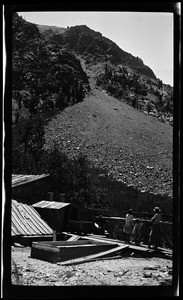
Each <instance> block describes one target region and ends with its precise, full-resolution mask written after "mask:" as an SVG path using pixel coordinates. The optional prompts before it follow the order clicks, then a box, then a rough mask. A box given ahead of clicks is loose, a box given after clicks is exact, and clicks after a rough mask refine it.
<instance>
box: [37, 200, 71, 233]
mask: <svg viewBox="0 0 183 300" xmlns="http://www.w3.org/2000/svg"><path fill="white" fill-rule="evenodd" d="M32 206H33V207H34V208H35V209H36V211H37V212H38V213H39V214H40V215H41V217H42V218H43V219H44V220H45V221H46V222H47V223H48V225H49V226H50V227H51V228H52V229H53V230H55V231H56V232H57V233H61V232H62V231H65V230H67V224H68V221H69V214H70V203H66V202H56V201H46V200H42V201H39V202H37V203H34V204H33V205H32Z"/></svg>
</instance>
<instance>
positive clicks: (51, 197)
mask: <svg viewBox="0 0 183 300" xmlns="http://www.w3.org/2000/svg"><path fill="white" fill-rule="evenodd" d="M48 194H49V201H53V192H48Z"/></svg>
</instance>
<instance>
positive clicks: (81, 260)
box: [58, 245, 128, 266]
mask: <svg viewBox="0 0 183 300" xmlns="http://www.w3.org/2000/svg"><path fill="white" fill-rule="evenodd" d="M126 248H128V246H127V245H122V246H118V247H115V248H113V249H110V250H107V251H103V252H100V253H97V254H93V255H88V256H83V257H79V258H76V259H71V260H67V261H64V262H59V263H58V264H59V265H61V266H68V265H73V264H80V263H85V262H89V261H91V260H94V259H95V260H96V259H100V258H101V257H105V256H108V255H110V254H111V253H115V252H117V251H120V250H124V249H126Z"/></svg>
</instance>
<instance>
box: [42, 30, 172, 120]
mask: <svg viewBox="0 0 183 300" xmlns="http://www.w3.org/2000/svg"><path fill="white" fill-rule="evenodd" d="M38 28H39V29H40V31H41V33H42V34H43V35H44V36H45V38H46V39H47V40H49V41H52V40H53V41H57V43H58V45H59V46H60V47H65V48H66V49H69V50H71V51H72V52H73V53H74V54H75V55H77V56H78V57H79V58H81V59H83V60H84V62H85V64H86V65H87V66H88V67H89V68H90V69H91V68H92V69H93V70H95V74H96V76H95V77H96V79H97V82H96V84H97V86H98V87H100V88H101V89H102V90H103V89H104V90H106V92H107V93H108V94H109V95H112V96H114V97H115V98H117V99H118V100H123V101H125V102H126V103H128V104H130V105H133V106H134V107H137V106H138V104H139V107H142V108H143V107H144V108H146V106H147V107H148V110H149V113H150V114H152V115H154V116H156V117H157V118H159V120H160V121H162V122H169V123H170V124H171V125H173V88H172V87H171V86H170V85H166V84H163V82H162V80H160V79H158V78H156V76H155V74H154V72H153V71H152V70H151V69H150V68H149V67H148V66H146V65H144V63H143V61H142V60H141V59H140V58H139V57H134V56H133V55H131V54H130V53H127V52H125V51H124V50H122V49H120V48H119V47H118V46H117V45H116V44H115V43H114V42H113V41H111V40H110V39H108V38H106V37H104V36H102V34H101V33H100V32H96V31H94V30H92V29H90V28H88V27H87V26H86V25H80V26H74V27H67V28H65V30H64V28H60V32H59V29H58V28H55V27H52V26H44V25H38Z"/></svg>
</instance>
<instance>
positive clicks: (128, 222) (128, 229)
mask: <svg viewBox="0 0 183 300" xmlns="http://www.w3.org/2000/svg"><path fill="white" fill-rule="evenodd" d="M132 229H133V215H132V209H129V211H128V213H127V214H126V219H125V225H124V229H123V232H124V234H125V242H126V243H128V244H131V243H130V236H131V234H132Z"/></svg>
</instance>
